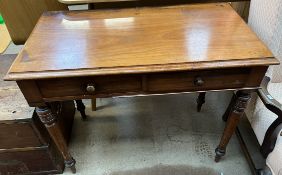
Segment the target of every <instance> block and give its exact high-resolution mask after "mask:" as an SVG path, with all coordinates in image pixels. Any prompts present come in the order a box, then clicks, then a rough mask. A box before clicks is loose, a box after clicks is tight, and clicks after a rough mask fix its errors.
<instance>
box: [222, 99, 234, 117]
mask: <svg viewBox="0 0 282 175" xmlns="http://www.w3.org/2000/svg"><path fill="white" fill-rule="evenodd" d="M235 100H236V95H235V94H234V93H233V96H232V98H231V101H230V103H229V105H228V107H227V109H226V111H225V113H224V114H223V116H222V120H223V121H225V122H226V121H227V118H228V116H229V114H230V112H231V110H232V107H233V106H234V104H235Z"/></svg>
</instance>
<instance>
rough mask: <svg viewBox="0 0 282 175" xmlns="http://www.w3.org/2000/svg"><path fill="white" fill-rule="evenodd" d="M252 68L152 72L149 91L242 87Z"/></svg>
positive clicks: (148, 78) (148, 77)
mask: <svg viewBox="0 0 282 175" xmlns="http://www.w3.org/2000/svg"><path fill="white" fill-rule="evenodd" d="M250 73H251V69H247V68H246V69H240V70H239V71H238V70H237V69H228V70H212V71H191V72H177V73H163V74H151V75H149V76H147V89H148V91H149V92H182V91H201V90H220V89H233V88H242V87H244V86H245V84H246V82H247V81H248V79H249V76H250Z"/></svg>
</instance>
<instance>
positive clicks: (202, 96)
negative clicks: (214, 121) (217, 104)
mask: <svg viewBox="0 0 282 175" xmlns="http://www.w3.org/2000/svg"><path fill="white" fill-rule="evenodd" d="M205 98H206V93H205V92H201V93H200V94H199V96H198V98H197V111H198V112H200V111H201V108H202V105H203V104H204V103H205V102H206V101H205Z"/></svg>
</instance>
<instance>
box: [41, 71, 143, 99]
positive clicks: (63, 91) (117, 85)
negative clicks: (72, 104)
mask: <svg viewBox="0 0 282 175" xmlns="http://www.w3.org/2000/svg"><path fill="white" fill-rule="evenodd" d="M141 84H142V78H141V76H138V75H131V76H128V75H112V76H110V77H107V76H97V77H80V78H63V79H50V80H40V81H37V85H38V87H39V89H40V91H41V94H42V96H43V98H55V97H73V96H91V95H98V96H99V95H108V96H110V95H111V94H116V93H118V94H122V93H130V92H139V91H141V90H142V89H141V87H142V85H141ZM92 86H93V87H94V88H95V90H94V91H92V90H93V89H92V90H91V89H90V91H88V90H87V87H92Z"/></svg>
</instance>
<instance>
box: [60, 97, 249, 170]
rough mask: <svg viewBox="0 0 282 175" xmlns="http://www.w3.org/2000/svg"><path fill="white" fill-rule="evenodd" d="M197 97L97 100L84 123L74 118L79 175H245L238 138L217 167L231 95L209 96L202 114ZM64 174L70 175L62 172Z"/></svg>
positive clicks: (73, 148) (72, 145) (73, 149)
mask: <svg viewBox="0 0 282 175" xmlns="http://www.w3.org/2000/svg"><path fill="white" fill-rule="evenodd" d="M196 97H197V94H177V95H165V96H151V97H133V98H108V99H98V100H97V106H98V110H97V111H94V112H92V111H91V110H90V101H89V100H85V102H86V104H87V114H88V116H89V117H88V120H87V121H82V120H81V118H80V115H79V114H78V113H76V117H75V122H74V127H73V133H72V139H71V143H70V145H69V146H70V152H71V153H72V155H73V157H74V158H75V159H76V161H77V172H78V173H77V174H81V175H119V174H125V175H126V174H130V175H139V174H143V175H164V174H175V175H176V174H177V175H178V174H189V175H206V174H207V175H213V174H215V175H216V174H221V175H222V174H228V175H248V174H251V173H250V170H249V167H248V163H247V162H246V160H245V157H244V156H243V153H242V151H241V149H240V146H239V143H238V141H237V138H236V136H233V138H232V140H231V142H230V144H229V146H228V149H227V154H226V156H225V157H224V158H223V159H222V160H221V161H220V162H219V163H215V162H214V161H213V159H214V149H215V148H216V146H217V145H218V143H219V140H220V137H221V134H222V132H223V128H224V122H222V120H221V116H222V114H223V112H224V110H225V109H226V106H227V104H228V101H229V100H230V93H226V92H211V93H208V94H207V99H206V104H205V105H204V106H203V109H202V111H201V112H200V113H197V112H196ZM64 174H66V175H67V174H69V175H70V174H71V173H70V170H68V169H66V171H65V173H64Z"/></svg>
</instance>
